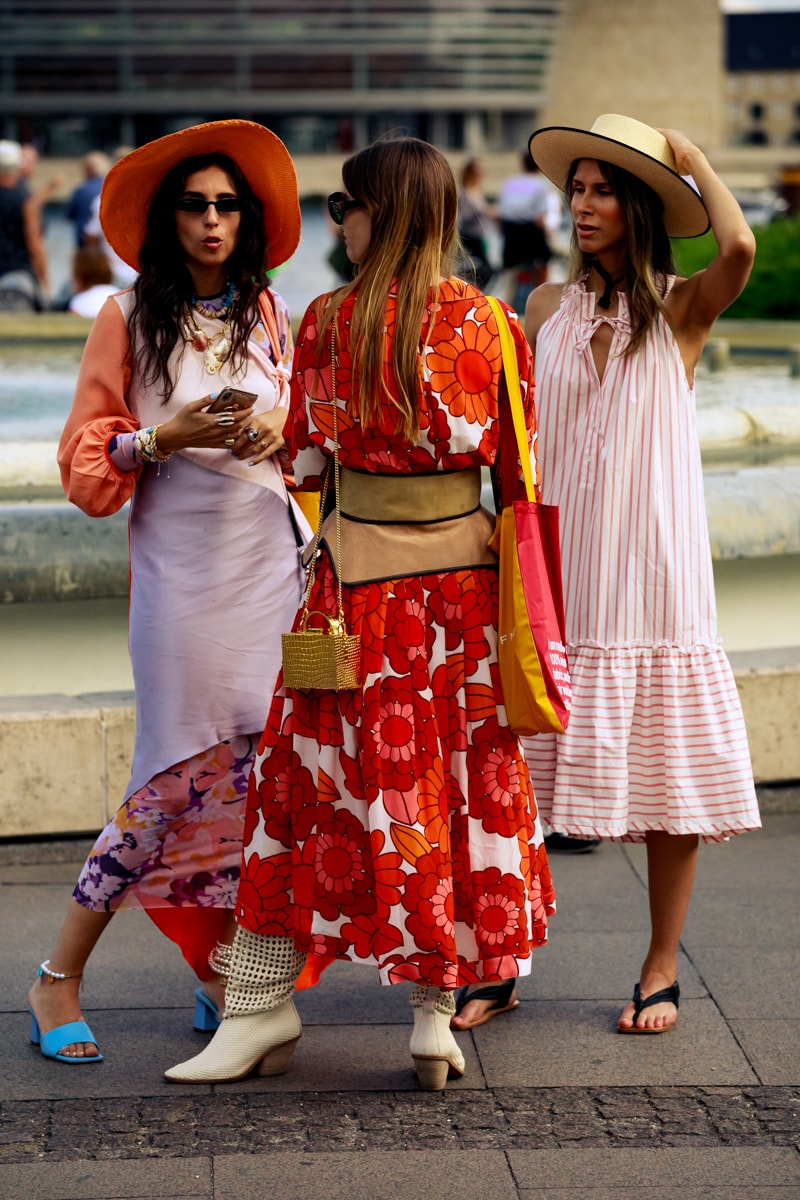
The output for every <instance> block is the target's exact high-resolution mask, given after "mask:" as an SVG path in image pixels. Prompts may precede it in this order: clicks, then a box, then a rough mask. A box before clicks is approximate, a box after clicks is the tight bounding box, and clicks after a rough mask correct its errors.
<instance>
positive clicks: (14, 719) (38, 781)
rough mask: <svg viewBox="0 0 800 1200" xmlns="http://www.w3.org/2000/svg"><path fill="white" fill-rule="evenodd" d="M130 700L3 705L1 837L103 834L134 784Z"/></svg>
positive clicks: (40, 699) (104, 696) (108, 696)
mask: <svg viewBox="0 0 800 1200" xmlns="http://www.w3.org/2000/svg"><path fill="white" fill-rule="evenodd" d="M134 727H135V708H134V697H133V694H132V693H129V692H126V693H120V692H106V693H101V694H96V695H86V696H77V697H73V696H62V695H57V696H10V697H5V698H0V761H2V762H3V763H4V768H3V776H2V781H0V837H38V836H40V835H42V834H58V833H83V832H94V831H95V830H98V829H102V827H103V826H104V825H105V824H106V822H107V820H108V818H109V816H110V815H111V814H112V813H114V812H116V810H117V809H118V808H119V806H120V803H121V801H122V797H123V794H124V790H125V786H126V784H127V782H128V779H129V777H130V760H131V754H132V751H133V738H134Z"/></svg>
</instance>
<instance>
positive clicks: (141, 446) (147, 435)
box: [133, 425, 173, 462]
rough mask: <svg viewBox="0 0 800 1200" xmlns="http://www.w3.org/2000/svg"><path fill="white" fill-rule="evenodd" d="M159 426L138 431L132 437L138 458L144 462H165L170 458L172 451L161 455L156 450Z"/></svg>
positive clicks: (159, 451) (157, 449)
mask: <svg viewBox="0 0 800 1200" xmlns="http://www.w3.org/2000/svg"><path fill="white" fill-rule="evenodd" d="M160 428H161V426H160V425H151V426H150V427H149V428H148V429H139V430H137V432H136V435H135V436H134V439H133V440H134V445H135V446H136V451H137V453H138V455H139V457H140V458H143V459H144V461H145V462H166V461H167V459H168V458H172V453H173V452H172V451H171V450H170V452H169V454H163V453H162V451H161V450H159V448H158V441H157V438H158V431H159V429H160Z"/></svg>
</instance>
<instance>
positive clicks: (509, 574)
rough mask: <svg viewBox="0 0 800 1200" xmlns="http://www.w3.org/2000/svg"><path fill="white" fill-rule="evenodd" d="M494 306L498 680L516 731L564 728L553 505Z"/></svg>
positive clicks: (566, 704) (564, 666)
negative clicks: (497, 339) (536, 468)
mask: <svg viewBox="0 0 800 1200" xmlns="http://www.w3.org/2000/svg"><path fill="white" fill-rule="evenodd" d="M490 302H491V301H490ZM492 308H493V310H494V312H495V315H496V316H497V321H498V327H499V331H500V336H501V342H502V343H503V363H504V368H505V381H506V388H505V389H503V388H501V398H500V408H501V416H500V440H501V453H500V480H501V498H502V502H503V510H502V512H501V514H500V515H499V516H498V518H497V525H496V528H495V532H494V535H493V537H492V539H491V541H490V542H489V545H490V546H491V547H492V549H493V550H494V551H495V552H496V553H497V554H498V556H499V559H500V616H499V623H498V665H499V670H500V683H501V687H502V690H503V700H504V704H505V709H506V716H507V719H508V723H509V725H510V727H511V728H512V729H513V730H514V732H515V733H518V734H528V735H529V734H535V733H563V732H564V730H565V729H566V727H567V723H568V721H569V712H570V705H571V702H572V685H571V681H570V675H569V666H568V663H567V655H566V648H565V645H564V643H565V640H566V638H565V623H564V600H563V593H562V583H561V547H560V540H559V521H558V508H557V507H555V506H554V505H549V504H541V503H539V502H538V501H537V500H535V499H534V498H533V497H534V495H535V489H534V484H533V476H532V472H531V470H530V461H529V451H528V446H527V439H526V438H525V436H524V428H525V426H524V415H523V413H522V400H521V396H520V389H519V374H518V371H517V364H516V354H515V352H514V345H513V340H512V338H511V332H510V330H509V328H508V323H507V320H506V317H505V313H504V312H503V310H502V309H500V308H499V305H497V306H496V302H494V303H492ZM504 335H505V336H504ZM515 408H516V412H515V411H514V409H515ZM512 425H513V429H512ZM518 454H519V456H520V459H519V461H520V462H522V464H523V475H524V476H525V483H526V491H527V493H528V497H529V498H528V499H527V500H511V499H510V497H512V496H513V495H514V492H515V491H516V489H517V456H518Z"/></svg>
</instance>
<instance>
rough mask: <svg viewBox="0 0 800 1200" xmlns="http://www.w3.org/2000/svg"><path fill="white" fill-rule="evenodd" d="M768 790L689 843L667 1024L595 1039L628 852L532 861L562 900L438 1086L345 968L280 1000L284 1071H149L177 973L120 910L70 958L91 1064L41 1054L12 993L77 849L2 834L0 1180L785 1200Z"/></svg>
mask: <svg viewBox="0 0 800 1200" xmlns="http://www.w3.org/2000/svg"><path fill="white" fill-rule="evenodd" d="M773 799H774V797H773ZM765 800H766V801H767V802H766V803H765V804H764V809H765V811H766V812H768V815H766V816H765V819H764V829H763V830H762V831H761V832H760V833H758V834H753V835H747V836H746V837H741V838H735V839H732V841H731V842H730V843H728V844H727V845H724V846H713V847H711V846H703V847H702V848H701V857H700V867H699V871H698V882H697V888H696V893H695V897H694V899H693V903H692V909H691V911H690V915H689V919H688V920H687V924H686V929H685V933H684V938H683V942H682V949H681V962H680V981H681V987H682V998H681V1012H680V1019H679V1023H678V1027H677V1028H676V1029H675V1030H674V1031H673V1032H670V1033H669V1034H667V1035H664V1036H661V1037H656V1038H620V1037H618V1036H617V1035H616V1034H615V1032H614V1022H615V1019H616V1015H617V1013H618V1011H619V1007H620V1004H621V1002H622V1001H623V1000H624V999H625V997H626V996H627V995H628V994H629V992H630V987H631V983H632V980H633V979H635V977H636V975H635V973H636V969H637V966H638V962H639V960H640V958H641V955H642V953H643V946H644V942H645V940H646V932H647V905H646V892H645V889H644V872H645V862H644V851H643V848H642V847H636V846H624V847H623V846H619V845H611V844H605V845H603V846H601V847H600V849H599V850H598V851H597V852H596V853H594V854H591V855H585V856H581V857H579V858H578V857H567V856H564V855H554V856H553V857H552V865H553V870H554V875H555V880H556V887H557V891H558V899H559V912H558V914H557V915H556V917H555V918H554V919H553V922H552V925H551V942H550V945H549V946H548V947H547V948H546V949H545V950H542V951H541V952H537V955H536V959H535V961H534V964H533V972H532V974H531V976H530V978H526V979H523V980H521V981H520V983H519V985H518V991H519V995H520V1000H521V1003H520V1006H519V1008H518V1009H517V1010H516V1011H515V1012H513V1013H510V1014H507V1015H503V1016H501V1017H498V1018H497V1019H495V1020H493V1021H490V1022H489V1023H488V1024H487V1025H485V1026H483V1027H481V1028H480V1029H477V1030H474V1031H472V1033H471V1034H468V1035H459V1041H460V1044H461V1045H462V1046H463V1048H464V1052H465V1055H466V1058H467V1072H466V1074H465V1076H464V1078H463V1079H460V1080H457V1081H454V1082H453V1083H452V1084H451V1085H449V1086H448V1089H447V1091H446V1092H445V1093H435V1094H431V1093H421V1092H419V1091H417V1090H416V1084H415V1080H414V1076H413V1073H412V1070H411V1063H410V1059H409V1058H408V1054H407V1044H408V1032H409V1028H410V1013H409V1010H408V1007H407V1003H406V1001H407V994H406V993H407V989H406V990H405V991H404V990H403V989H402V988H391V989H387V988H383V989H381V988H378V987H377V984H376V981H375V979H374V977H373V973H372V972H368V971H365V970H364V969H363V968H358V967H354V966H352V965H351V964H336V965H335V966H334V967H332V968H331V970H330V971H329V972H326V975H325V976H324V977H323V982H322V984H321V985H320V987H318V988H316V989H313V990H312V991H310V992H304V993H301V994H300V995H299V996H298V1009H299V1010H300V1012H301V1016H302V1020H303V1026H304V1036H303V1039H302V1041H301V1043H300V1046H299V1047H298V1051H297V1053H296V1055H295V1056H294V1058H293V1060H292V1064H291V1066H290V1069H289V1071H288V1072H287V1074H286V1075H285V1076H282V1077H280V1078H278V1079H257V1078H250V1079H246V1080H242V1081H240V1082H239V1083H236V1084H231V1085H226V1086H216V1087H211V1086H208V1085H199V1086H195V1087H187V1088H182V1087H175V1086H169V1085H167V1084H166V1083H164V1081H163V1079H162V1071H163V1070H164V1068H165V1067H166V1066H169V1065H170V1064H171V1063H174V1062H178V1061H180V1060H182V1059H183V1058H186V1057H188V1056H189V1055H190V1054H192V1053H195V1052H196V1050H197V1049H198V1048H199V1047H200V1046H201V1045H202V1044H203V1035H200V1034H198V1033H195V1032H193V1031H192V1030H191V1028H190V1020H189V1017H190V1012H191V1009H190V1002H191V998H192V988H193V986H194V983H193V980H192V976H191V973H190V972H189V971H188V968H186V966H185V964H183V962H182V961H181V960H180V958H179V956H177V955H176V952H175V951H174V948H173V947H172V946H171V945H170V944H169V943H168V942H166V941H165V939H163V938H162V937H161V936H160V935H159V934H158V933H157V931H156V930H155V927H154V926H153V925H152V924H151V923H150V922H149V921H148V920H147V918H146V917H145V916H144V915H143V914H141V913H134V914H127V913H126V914H120V916H119V917H118V918H116V919H115V920H114V921H113V922H112V924H111V926H110V927H109V931H108V932H107V933H106V934H105V935H104V937H103V939H102V940H101V942H100V944H99V945H98V948H97V950H96V952H95V954H94V955H93V957H92V962H91V964H90V970H89V972H88V973H87V980H86V983H85V987H84V993H83V1004H84V1009H85V1012H86V1016H87V1019H88V1020H89V1022H90V1024H91V1025H92V1027H93V1028H94V1030H95V1033H96V1034H97V1036H98V1039H99V1040H100V1042H101V1044H102V1048H103V1050H104V1053H105V1055H106V1060H105V1062H104V1063H102V1064H100V1065H98V1066H92V1067H83V1068H79V1069H76V1068H72V1067H65V1066H62V1065H60V1064H57V1063H52V1062H48V1061H46V1060H44V1059H43V1057H42V1056H41V1054H39V1053H38V1051H37V1050H36V1049H35V1048H34V1047H32V1046H31V1045H30V1043H29V1041H28V1039H27V1027H26V1021H27V1017H26V1011H25V992H26V990H27V987H28V986H29V980H30V979H31V978H32V976H33V973H34V971H35V968H36V966H37V965H38V962H39V961H40V960H41V958H43V957H45V956H46V954H47V953H48V950H49V948H50V946H51V945H52V941H53V938H54V936H55V934H56V932H57V929H58V925H59V923H60V918H61V912H62V910H63V906H64V903H65V901H66V897H67V896H68V895H69V891H70V889H71V886H72V884H73V883H74V879H75V876H76V873H77V869H78V868H79V866H80V863H81V861H82V859H83V856H84V854H85V852H86V850H87V848H88V845H89V843H88V842H87V841H86V839H78V840H76V841H63V840H62V841H53V842H43V843H6V844H0V1044H2V1045H3V1047H4V1053H5V1060H4V1067H3V1075H2V1079H3V1084H2V1088H1V1089H0V1196H2V1197H3V1198H4V1200H77V1198H78V1197H85V1196H87V1195H88V1196H91V1197H92V1198H93V1200H144V1197H147V1198H148V1200H152V1198H154V1197H166V1198H167V1200H182V1198H183V1197H189V1198H190V1200H251V1198H252V1200H257V1198H258V1200H261V1197H264V1196H269V1197H270V1200H300V1198H301V1197H302V1198H303V1200H309V1198H310V1200H316V1197H318V1196H319V1197H324V1198H325V1200H361V1198H362V1197H364V1200H366V1198H367V1197H368V1198H369V1200H376V1198H377V1200H417V1198H419V1200H423V1198H424V1200H430V1198H431V1197H433V1196H437V1197H438V1196H439V1195H449V1194H450V1193H452V1194H453V1196H454V1200H495V1198H497V1200H534V1198H535V1200H628V1197H630V1200H633V1197H634V1196H636V1197H639V1196H641V1195H642V1194H643V1192H646V1194H647V1195H648V1198H649V1200H667V1197H670V1200H672V1198H674V1197H675V1196H676V1195H678V1194H680V1196H681V1200H700V1198H701V1197H702V1200H745V1197H747V1200H750V1198H751V1197H754V1198H755V1200H789V1198H792V1200H797V1198H798V1197H800V1019H798V1013H797V1005H796V996H797V984H798V972H797V961H798V954H797V950H798V946H799V945H800V919H799V914H798V906H797V882H796V881H797V862H798V850H800V806H798V810H793V811H789V812H784V813H781V812H775V811H774V806H772V805H771V803H770V797H765Z"/></svg>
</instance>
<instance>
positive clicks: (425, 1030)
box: [409, 987, 466, 1092]
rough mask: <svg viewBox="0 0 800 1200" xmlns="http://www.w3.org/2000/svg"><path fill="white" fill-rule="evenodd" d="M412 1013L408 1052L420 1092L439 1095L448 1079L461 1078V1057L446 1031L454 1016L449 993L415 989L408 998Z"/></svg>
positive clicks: (459, 1051) (431, 988)
mask: <svg viewBox="0 0 800 1200" xmlns="http://www.w3.org/2000/svg"><path fill="white" fill-rule="evenodd" d="M409 1000H410V1003H411V1006H412V1008H413V1009H414V1030H413V1032H412V1034H411V1042H410V1050H411V1057H412V1058H413V1060H414V1067H415V1070H416V1072H417V1078H418V1079H419V1085H420V1087H421V1088H422V1090H423V1091H424V1092H441V1091H443V1090H444V1088H445V1087H446V1085H447V1079H448V1076H451V1075H454V1076H459V1075H463V1074H464V1068H465V1065H466V1064H465V1062H464V1055H463V1054H462V1053H461V1050H460V1049H459V1045H458V1042H457V1041H456V1039H455V1038H454V1037H453V1032H452V1030H451V1028H450V1018H451V1017H452V1016H453V1013H454V1012H455V1002H454V1000H453V993H452V992H444V991H440V989H439V988H435V987H415V988H414V990H413V992H412V993H411V996H410V998H409Z"/></svg>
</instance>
